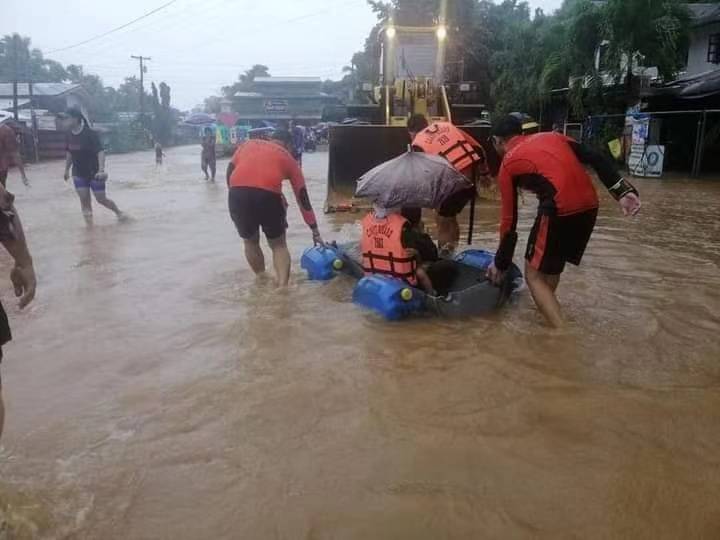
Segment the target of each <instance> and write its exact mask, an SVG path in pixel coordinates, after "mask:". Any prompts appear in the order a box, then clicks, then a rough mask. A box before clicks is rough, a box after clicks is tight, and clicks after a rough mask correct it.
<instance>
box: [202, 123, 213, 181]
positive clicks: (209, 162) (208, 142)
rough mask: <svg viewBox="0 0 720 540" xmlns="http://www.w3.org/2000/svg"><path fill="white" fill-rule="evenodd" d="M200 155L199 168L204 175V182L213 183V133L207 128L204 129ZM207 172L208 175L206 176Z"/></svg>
mask: <svg viewBox="0 0 720 540" xmlns="http://www.w3.org/2000/svg"><path fill="white" fill-rule="evenodd" d="M200 145H201V146H202V153H201V154H200V168H201V169H202V172H203V174H204V175H205V181H206V182H207V181H208V180H209V181H211V182H214V181H215V169H216V166H217V158H216V156H215V133H213V130H212V129H211V128H209V127H206V128H205V131H204V135H203V138H202V141H201V143H200ZM208 170H209V173H210V174H208Z"/></svg>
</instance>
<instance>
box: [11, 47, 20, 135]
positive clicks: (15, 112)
mask: <svg viewBox="0 0 720 540" xmlns="http://www.w3.org/2000/svg"><path fill="white" fill-rule="evenodd" d="M19 39H20V36H17V35H14V36H13V37H12V43H13V86H12V89H13V118H14V119H15V121H16V122H17V121H18V50H17V49H18V40H19Z"/></svg>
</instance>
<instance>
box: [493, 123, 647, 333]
mask: <svg viewBox="0 0 720 540" xmlns="http://www.w3.org/2000/svg"><path fill="white" fill-rule="evenodd" d="M493 144H494V146H495V149H496V150H497V152H498V155H499V156H500V157H501V158H502V164H501V166H500V174H499V177H498V185H499V189H500V196H501V198H502V216H501V222H500V245H499V247H498V249H497V253H496V255H495V261H494V263H493V264H492V265H491V266H490V268H488V277H489V278H490V279H491V280H493V281H494V282H496V283H499V282H501V281H502V278H503V276H504V273H505V272H506V271H507V270H508V268H509V267H510V265H511V263H512V259H513V253H514V252H515V244H516V243H517V232H516V227H517V220H518V208H517V198H518V192H519V190H521V189H524V190H527V191H531V192H533V193H535V195H537V197H538V213H537V217H536V218H535V224H534V225H533V228H532V230H531V232H530V238H529V240H528V244H527V250H526V252H525V280H526V282H527V284H528V287H529V289H530V292H531V293H532V296H533V299H534V300H535V304H536V305H537V307H538V309H539V310H540V311H541V312H542V314H543V315H544V316H545V318H546V319H547V320H548V322H549V323H550V324H551V325H552V326H556V327H558V326H561V325H562V323H563V319H562V313H561V310H560V304H559V303H558V300H557V297H556V296H555V291H556V289H557V286H558V284H559V283H560V274H562V272H563V270H564V269H565V264H566V263H571V264H574V265H579V264H580V261H581V259H582V257H583V253H584V252H585V248H586V246H587V244H588V241H589V240H590V236H591V235H592V232H593V228H594V227H595V220H596V218H597V214H598V204H599V203H598V197H597V193H596V192H595V187H594V186H593V183H592V180H591V178H590V176H589V175H588V173H587V172H586V171H585V168H584V166H583V165H589V166H590V167H592V168H593V169H595V171H596V172H597V174H598V177H599V178H600V181H601V182H602V183H603V184H604V185H605V187H606V188H607V190H608V191H609V192H610V194H611V195H612V196H613V197H614V198H615V200H616V201H618V203H619V204H620V208H621V209H622V212H623V213H624V214H625V215H626V216H629V215H635V214H637V213H638V211H639V210H640V197H639V195H638V192H637V190H636V189H635V187H633V185H632V184H630V182H628V181H627V180H625V179H624V178H623V177H622V176H621V175H620V173H619V172H618V170H617V169H616V167H615V164H614V163H613V162H612V161H610V159H608V158H605V157H604V156H602V155H601V154H598V153H597V152H595V151H594V150H592V149H590V148H587V147H586V146H583V145H581V144H579V143H577V142H576V141H575V140H573V139H571V138H569V137H566V136H564V135H561V134H559V133H553V132H548V133H538V134H535V135H528V136H524V135H522V124H521V122H520V121H519V120H518V119H517V118H514V117H513V116H507V117H504V118H502V119H501V120H499V121H498V123H497V124H496V125H495V126H494V128H493Z"/></svg>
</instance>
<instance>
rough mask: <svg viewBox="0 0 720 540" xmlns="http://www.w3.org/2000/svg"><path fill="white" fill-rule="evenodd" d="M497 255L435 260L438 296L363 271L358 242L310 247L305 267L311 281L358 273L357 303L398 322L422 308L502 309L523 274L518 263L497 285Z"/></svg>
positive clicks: (450, 313)
mask: <svg viewBox="0 0 720 540" xmlns="http://www.w3.org/2000/svg"><path fill="white" fill-rule="evenodd" d="M493 258H494V254H493V253H490V252H488V251H484V250H479V249H470V250H467V251H463V252H461V253H459V254H457V255H455V257H454V258H453V259H445V260H440V261H438V262H436V263H433V264H432V265H430V267H429V268H428V269H427V272H428V275H429V276H430V279H431V280H432V282H433V286H434V287H435V289H436V291H437V296H433V295H429V294H426V293H425V292H424V291H422V290H420V289H418V288H416V287H411V286H410V285H408V284H407V283H405V282H404V281H402V280H400V279H397V278H393V277H388V276H380V275H371V276H364V272H363V270H362V267H361V266H360V262H359V260H360V256H359V253H358V250H357V246H356V245H353V244H348V245H346V246H338V245H336V244H328V245H325V246H316V247H312V248H309V249H307V250H305V252H304V253H303V256H302V259H301V266H302V268H303V269H304V270H305V271H306V272H307V275H308V279H310V280H311V281H328V280H331V279H333V278H334V277H335V276H337V275H338V274H339V273H343V274H347V275H349V276H352V277H355V278H357V279H358V280H359V281H358V282H357V283H356V284H355V287H354V289H353V302H354V303H355V304H358V305H360V306H363V307H365V308H368V309H370V310H372V311H375V312H376V313H379V314H380V315H382V316H383V317H384V318H385V319H387V320H391V321H395V320H400V319H404V318H406V317H409V316H411V315H413V314H420V313H429V314H433V315H438V316H442V317H472V316H478V315H485V314H488V313H491V312H493V311H496V310H497V309H500V308H501V307H502V306H503V305H504V304H505V303H506V302H507V300H508V298H510V296H511V295H512V293H513V292H514V291H517V290H518V289H519V288H521V287H522V286H523V277H522V273H521V272H520V269H519V268H518V267H517V266H515V265H514V264H513V265H512V267H511V268H510V270H509V271H508V273H507V276H506V278H505V280H504V281H503V283H502V284H501V285H500V286H496V285H494V284H492V283H491V282H490V281H489V280H488V279H487V277H486V276H485V272H486V270H487V268H488V266H489V265H490V263H491V262H492V261H493Z"/></svg>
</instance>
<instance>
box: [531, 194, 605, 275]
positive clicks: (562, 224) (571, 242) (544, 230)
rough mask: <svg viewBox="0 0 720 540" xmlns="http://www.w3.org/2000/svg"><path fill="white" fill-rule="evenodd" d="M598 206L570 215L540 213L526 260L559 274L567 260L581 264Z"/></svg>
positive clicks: (542, 270) (533, 229)
mask: <svg viewBox="0 0 720 540" xmlns="http://www.w3.org/2000/svg"><path fill="white" fill-rule="evenodd" d="M597 213H598V211H597V208H594V209H592V210H587V211H585V212H580V213H578V214H571V215H569V216H549V215H544V214H538V216H537V218H535V224H534V225H533V228H532V231H530V238H529V239H528V245H527V251H526V252H525V259H526V260H527V262H528V264H529V265H530V266H531V267H533V268H534V269H535V270H538V271H539V272H542V273H543V274H550V275H558V274H562V272H563V270H564V269H565V263H570V264H574V265H576V266H577V265H579V264H580V261H581V260H582V257H583V254H584V253H585V248H586V247H587V244H588V242H589V241H590V236H591V235H592V232H593V228H595V220H596V219H597Z"/></svg>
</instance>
